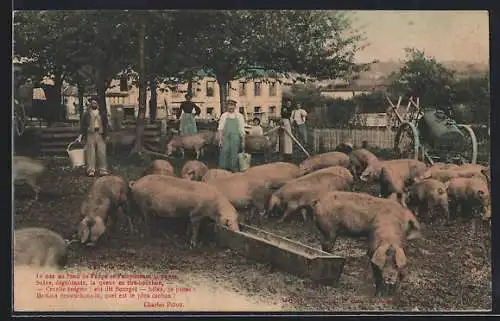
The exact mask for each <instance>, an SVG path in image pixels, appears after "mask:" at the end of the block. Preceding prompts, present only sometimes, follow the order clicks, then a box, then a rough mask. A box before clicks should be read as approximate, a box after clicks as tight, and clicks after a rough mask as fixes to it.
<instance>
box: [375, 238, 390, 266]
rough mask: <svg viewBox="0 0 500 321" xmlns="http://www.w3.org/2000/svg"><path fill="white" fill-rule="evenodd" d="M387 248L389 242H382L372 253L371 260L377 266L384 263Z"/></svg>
mask: <svg viewBox="0 0 500 321" xmlns="http://www.w3.org/2000/svg"><path fill="white" fill-rule="evenodd" d="M388 248H389V244H387V243H384V244H382V245H380V246H379V247H378V248H377V249H376V250H375V253H373V256H372V259H371V262H372V263H373V264H375V265H376V266H378V267H379V268H383V267H384V265H385V261H386V258H387V254H386V253H387V249H388Z"/></svg>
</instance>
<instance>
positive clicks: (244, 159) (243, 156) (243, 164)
mask: <svg viewBox="0 0 500 321" xmlns="http://www.w3.org/2000/svg"><path fill="white" fill-rule="evenodd" d="M251 161H252V155H250V154H248V153H239V154H238V162H239V165H240V171H242V172H244V171H246V170H247V169H249V168H250V163H251Z"/></svg>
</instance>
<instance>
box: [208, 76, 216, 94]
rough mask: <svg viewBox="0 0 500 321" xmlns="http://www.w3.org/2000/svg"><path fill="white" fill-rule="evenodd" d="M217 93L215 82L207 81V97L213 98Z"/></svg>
mask: <svg viewBox="0 0 500 321" xmlns="http://www.w3.org/2000/svg"><path fill="white" fill-rule="evenodd" d="M214 91H215V81H213V80H209V81H207V97H213V96H214Z"/></svg>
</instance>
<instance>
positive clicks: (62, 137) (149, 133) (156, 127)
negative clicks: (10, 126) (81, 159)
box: [40, 124, 161, 154]
mask: <svg viewBox="0 0 500 321" xmlns="http://www.w3.org/2000/svg"><path fill="white" fill-rule="evenodd" d="M79 129H80V127H78V126H65V127H48V128H42V129H41V130H40V132H41V133H40V136H41V137H40V138H41V139H40V152H41V153H42V154H60V153H66V148H67V147H68V145H69V144H70V143H71V142H72V141H74V140H75V139H76V138H77V137H78V135H79V134H80V133H79ZM133 129H135V125H124V126H123V127H122V130H121V131H131V130H133ZM160 137H161V126H160V124H148V125H146V126H145V129H144V143H146V144H148V145H151V146H154V147H157V146H158V145H159V143H160Z"/></svg>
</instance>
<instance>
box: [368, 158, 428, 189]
mask: <svg viewBox="0 0 500 321" xmlns="http://www.w3.org/2000/svg"><path fill="white" fill-rule="evenodd" d="M422 164H424V163H422V162H421V161H418V160H416V159H406V158H404V159H393V160H385V161H379V162H375V163H372V164H370V165H368V166H367V167H366V168H365V170H364V171H363V173H362V174H361V176H360V177H359V178H360V180H362V181H363V182H366V183H372V182H379V181H380V174H381V172H382V168H383V167H384V166H387V167H392V166H396V168H400V167H401V168H405V167H410V166H416V167H417V168H421V167H422ZM424 165H425V164H424Z"/></svg>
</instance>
